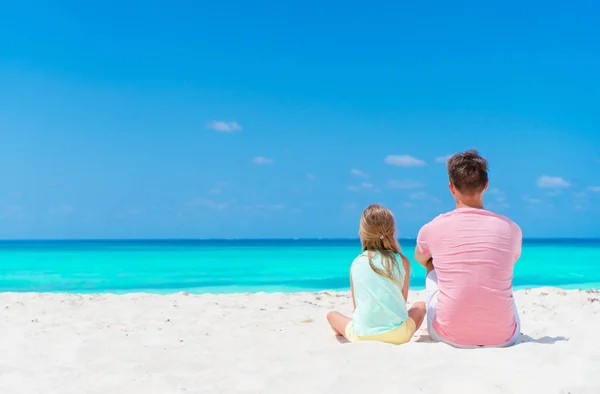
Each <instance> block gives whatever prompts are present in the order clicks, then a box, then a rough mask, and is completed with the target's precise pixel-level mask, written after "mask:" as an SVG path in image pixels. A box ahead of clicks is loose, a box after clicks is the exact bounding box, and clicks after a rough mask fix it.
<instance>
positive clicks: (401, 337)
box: [344, 317, 417, 345]
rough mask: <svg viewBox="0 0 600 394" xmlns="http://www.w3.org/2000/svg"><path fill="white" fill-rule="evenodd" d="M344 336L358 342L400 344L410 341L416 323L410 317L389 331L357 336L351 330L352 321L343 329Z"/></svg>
mask: <svg viewBox="0 0 600 394" xmlns="http://www.w3.org/2000/svg"><path fill="white" fill-rule="evenodd" d="M344 331H345V332H344V336H345V337H346V339H347V340H349V341H350V342H360V341H379V342H385V343H391V344H393V345H401V344H403V343H406V342H408V341H410V339H411V338H412V337H413V335H414V334H415V331H417V325H416V324H415V321H414V320H413V319H411V318H410V317H409V318H408V319H406V320H405V321H404V323H402V325H401V326H400V327H398V328H395V329H393V330H390V331H386V332H384V333H381V334H377V335H371V336H368V337H359V336H357V335H356V334H355V333H354V330H352V322H350V323H348V325H347V326H346V329H345V330H344Z"/></svg>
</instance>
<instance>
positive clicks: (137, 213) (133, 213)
mask: <svg viewBox="0 0 600 394" xmlns="http://www.w3.org/2000/svg"><path fill="white" fill-rule="evenodd" d="M142 213H144V211H143V210H141V209H139V208H134V209H130V210H129V211H127V214H128V215H129V216H140V215H141V214H142Z"/></svg>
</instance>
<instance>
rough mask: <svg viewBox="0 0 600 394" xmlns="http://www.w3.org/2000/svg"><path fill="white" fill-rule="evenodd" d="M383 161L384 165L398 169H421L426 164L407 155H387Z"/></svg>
mask: <svg viewBox="0 0 600 394" xmlns="http://www.w3.org/2000/svg"><path fill="white" fill-rule="evenodd" d="M384 161H385V163H386V164H389V165H392V166H398V167H422V166H424V165H426V164H427V163H425V162H424V161H423V160H419V159H417V158H415V157H412V156H409V155H389V156H388V157H386V158H385V160H384Z"/></svg>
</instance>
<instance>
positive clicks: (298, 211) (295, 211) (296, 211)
mask: <svg viewBox="0 0 600 394" xmlns="http://www.w3.org/2000/svg"><path fill="white" fill-rule="evenodd" d="M291 212H292V213H293V214H299V213H302V210H301V209H300V208H292V210H291Z"/></svg>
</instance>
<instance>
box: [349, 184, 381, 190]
mask: <svg viewBox="0 0 600 394" xmlns="http://www.w3.org/2000/svg"><path fill="white" fill-rule="evenodd" d="M346 189H347V190H350V191H353V192H357V191H360V190H373V184H372V183H369V182H362V183H361V184H360V185H350V186H346ZM375 191H376V192H377V191H379V190H375Z"/></svg>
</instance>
